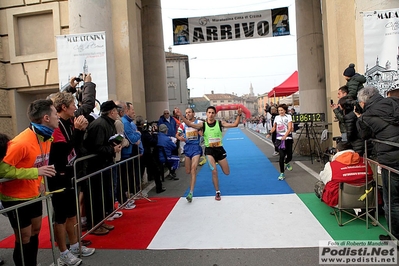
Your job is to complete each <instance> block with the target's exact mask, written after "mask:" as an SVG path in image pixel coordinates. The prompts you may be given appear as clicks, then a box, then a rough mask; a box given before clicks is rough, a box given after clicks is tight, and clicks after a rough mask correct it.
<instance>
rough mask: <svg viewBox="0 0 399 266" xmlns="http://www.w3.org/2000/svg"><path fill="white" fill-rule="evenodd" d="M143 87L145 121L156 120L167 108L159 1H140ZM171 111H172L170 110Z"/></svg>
mask: <svg viewBox="0 0 399 266" xmlns="http://www.w3.org/2000/svg"><path fill="white" fill-rule="evenodd" d="M141 3H142V20H141V23H142V38H143V58H144V62H143V63H144V64H143V65H144V86H145V96H146V111H147V119H148V120H149V121H151V120H158V119H159V116H161V115H162V114H163V110H164V109H167V108H169V103H168V91H167V87H166V63H165V50H164V40H163V33H162V32H163V28H162V13H161V1H160V0H142V2H141ZM171 111H172V110H171Z"/></svg>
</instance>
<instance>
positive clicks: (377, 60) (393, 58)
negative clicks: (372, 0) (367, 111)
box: [363, 9, 399, 95]
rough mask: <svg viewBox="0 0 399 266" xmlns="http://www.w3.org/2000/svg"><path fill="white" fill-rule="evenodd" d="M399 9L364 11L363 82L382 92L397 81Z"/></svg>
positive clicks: (398, 66)
mask: <svg viewBox="0 0 399 266" xmlns="http://www.w3.org/2000/svg"><path fill="white" fill-rule="evenodd" d="M398 14H399V9H387V10H377V11H370V12H364V14H363V15H364V17H363V25H364V62H365V64H366V65H365V70H366V71H365V76H366V77H367V84H369V85H372V86H375V87H377V88H378V90H379V91H380V93H381V94H382V95H385V94H386V91H387V89H389V88H390V87H391V86H392V85H394V84H398V70H399V15H398Z"/></svg>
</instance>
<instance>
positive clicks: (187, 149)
mask: <svg viewBox="0 0 399 266" xmlns="http://www.w3.org/2000/svg"><path fill="white" fill-rule="evenodd" d="M184 155H185V156H186V157H188V158H190V159H192V158H193V157H194V156H196V155H199V156H201V155H202V148H201V146H200V145H195V144H194V145H190V144H186V145H184Z"/></svg>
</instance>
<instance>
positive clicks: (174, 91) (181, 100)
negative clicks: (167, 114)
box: [165, 51, 190, 110]
mask: <svg viewBox="0 0 399 266" xmlns="http://www.w3.org/2000/svg"><path fill="white" fill-rule="evenodd" d="M165 57H166V87H167V89H168V101H169V109H170V110H173V108H175V107H178V108H179V109H180V110H185V109H186V108H187V107H188V106H189V103H188V99H189V95H188V92H189V91H188V89H187V79H188V78H189V77H190V69H189V64H188V56H187V55H182V54H176V53H172V52H171V51H169V52H166V53H165Z"/></svg>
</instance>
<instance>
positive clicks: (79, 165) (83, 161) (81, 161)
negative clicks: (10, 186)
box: [0, 155, 152, 265]
mask: <svg viewBox="0 0 399 266" xmlns="http://www.w3.org/2000/svg"><path fill="white" fill-rule="evenodd" d="M140 157H141V156H140V155H136V156H134V157H130V158H128V159H126V160H123V161H119V162H117V163H115V164H112V165H110V166H108V167H106V168H103V169H100V170H98V171H95V172H92V173H86V174H83V175H82V174H81V170H82V169H84V168H85V167H86V166H87V163H89V160H93V159H94V160H95V159H96V158H99V156H98V155H87V156H84V157H81V158H78V159H76V160H75V162H74V165H73V168H74V169H73V171H74V176H73V178H72V179H71V187H73V189H74V190H75V197H76V213H77V215H76V218H77V225H76V228H77V235H78V236H80V240H82V239H84V238H85V237H86V236H87V235H88V234H90V233H91V232H93V231H94V230H96V229H97V228H99V227H100V226H101V224H102V223H104V222H105V221H106V220H107V219H108V218H110V217H112V216H113V215H114V214H115V213H116V212H117V211H118V210H120V209H122V208H123V207H125V206H126V205H127V204H128V202H129V201H132V200H133V199H142V198H143V199H146V200H148V201H152V200H150V199H149V198H148V196H147V195H145V194H144V193H143V191H142V177H141V164H140ZM135 159H137V166H138V169H137V170H138V173H139V176H138V181H137V183H138V185H139V187H137V183H136V182H135V181H136V176H135V173H136V165H135V164H134V160H135ZM129 163H131V164H132V166H133V168H131V169H133V173H129V167H128V164H129ZM114 168H117V169H118V171H119V172H118V173H119V176H118V177H117V178H119V184H120V185H119V191H117V194H116V193H115V187H114V182H113V181H114V174H115V173H114V171H113V170H112V169H114ZM123 168H125V170H126V171H125V172H124V173H127V174H131V175H132V180H133V182H134V184H133V186H132V187H133V189H134V191H136V192H135V193H132V191H131V190H130V187H131V186H130V180H129V178H128V177H127V176H125V177H123V176H122V174H121V173H122V169H123ZM106 171H110V173H111V175H110V177H109V178H111V180H110V181H111V182H110V183H111V188H104V172H106ZM92 178H100V179H101V198H102V202H101V204H102V215H103V219H102V220H101V221H100V222H99V223H97V224H93V225H92V228H91V229H90V230H88V231H87V232H86V233H85V234H82V223H81V213H80V201H79V194H80V185H81V183H82V182H86V183H87V185H88V190H87V191H88V192H89V197H90V199H89V200H90V206H85V208H86V209H87V208H90V214H91V221H93V218H94V217H93V216H94V215H93V198H92V184H91V183H92ZM123 178H126V184H127V196H126V198H127V200H126V201H124V200H123V199H124V197H123V194H124V193H125V191H123V189H122V188H123V186H122V181H123ZM8 181H11V180H9V179H0V183H1V182H8ZM46 184H47V182H46ZM46 188H47V187H46ZM105 189H108V190H109V189H111V198H112V203H111V204H112V206H113V211H112V212H110V213H106V202H105V199H106V196H105V194H104V191H105ZM46 191H48V189H47V190H46ZM116 195H118V201H119V202H120V205H119V206H118V207H117V208H114V202H115V197H116ZM51 196H52V193H51V192H47V193H46V195H44V196H40V197H39V198H37V199H33V200H30V201H28V202H25V203H22V204H18V205H15V206H13V207H9V208H5V209H2V210H0V214H5V213H7V212H9V211H13V210H16V213H17V219H18V230H19V238H20V239H19V240H20V245H21V251H22V239H21V233H20V227H19V217H18V209H19V208H21V207H24V206H27V205H30V204H33V203H35V202H38V201H45V202H46V206H47V213H48V216H47V217H48V222H49V229H50V236H51V238H50V240H51V247H52V257H53V262H54V265H57V258H58V252H57V251H56V250H58V248H56V246H55V243H56V241H55V236H54V228H53V226H51V225H52V224H53V220H54V219H53V218H54V217H53V207H52V203H51ZM85 196H87V195H85ZM108 204H110V203H108ZM41 230H43V229H41ZM79 245H80V247H81V241H79ZM56 254H57V255H56Z"/></svg>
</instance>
